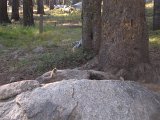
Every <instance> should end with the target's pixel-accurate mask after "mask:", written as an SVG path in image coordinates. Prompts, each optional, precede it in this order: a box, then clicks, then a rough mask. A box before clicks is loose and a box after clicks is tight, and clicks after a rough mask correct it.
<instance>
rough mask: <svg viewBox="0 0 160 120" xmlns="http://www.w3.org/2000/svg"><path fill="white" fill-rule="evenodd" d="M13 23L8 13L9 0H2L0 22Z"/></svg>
mask: <svg viewBox="0 0 160 120" xmlns="http://www.w3.org/2000/svg"><path fill="white" fill-rule="evenodd" d="M2 23H11V21H10V20H9V17H8V13H7V0H0V24H2Z"/></svg>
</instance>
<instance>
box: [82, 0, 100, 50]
mask: <svg viewBox="0 0 160 120" xmlns="http://www.w3.org/2000/svg"><path fill="white" fill-rule="evenodd" d="M82 6H83V9H82V24H83V25H82V43H83V44H82V46H83V49H84V50H90V51H92V50H93V51H94V52H95V53H98V51H99V46H100V39H101V0H97V1H93V0H85V1H83V3H82Z"/></svg>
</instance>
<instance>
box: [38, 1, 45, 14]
mask: <svg viewBox="0 0 160 120" xmlns="http://www.w3.org/2000/svg"><path fill="white" fill-rule="evenodd" d="M37 14H44V5H43V0H37Z"/></svg>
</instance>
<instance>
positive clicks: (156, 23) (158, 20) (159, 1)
mask: <svg viewBox="0 0 160 120" xmlns="http://www.w3.org/2000/svg"><path fill="white" fill-rule="evenodd" d="M153 30H160V0H154V14H153Z"/></svg>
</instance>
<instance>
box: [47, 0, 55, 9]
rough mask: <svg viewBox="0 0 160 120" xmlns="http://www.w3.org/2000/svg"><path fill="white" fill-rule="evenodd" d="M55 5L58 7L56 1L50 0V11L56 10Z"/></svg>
mask: <svg viewBox="0 0 160 120" xmlns="http://www.w3.org/2000/svg"><path fill="white" fill-rule="evenodd" d="M54 5H56V0H50V2H49V8H50V10H53V9H54Z"/></svg>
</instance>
